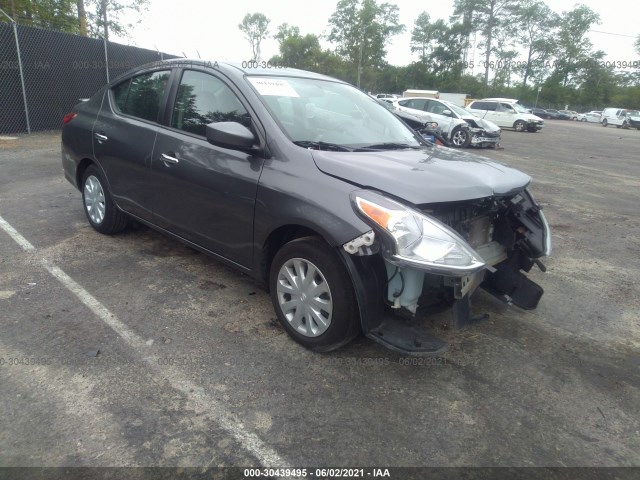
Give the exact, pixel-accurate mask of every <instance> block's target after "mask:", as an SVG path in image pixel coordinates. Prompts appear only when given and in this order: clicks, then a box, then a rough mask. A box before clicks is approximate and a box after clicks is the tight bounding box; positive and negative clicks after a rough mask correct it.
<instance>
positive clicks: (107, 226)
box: [82, 165, 127, 235]
mask: <svg viewBox="0 0 640 480" xmlns="http://www.w3.org/2000/svg"><path fill="white" fill-rule="evenodd" d="M82 204H83V205H84V213H85V214H86V215H87V219H88V220H89V223H90V224H91V226H92V227H93V228H94V229H95V230H97V231H98V232H100V233H104V234H108V235H110V234H113V233H118V232H121V231H122V230H124V229H125V227H126V226H127V216H126V214H125V213H123V212H122V211H120V210H119V209H118V207H117V206H116V204H115V203H114V202H113V199H112V198H111V193H109V189H108V188H107V182H106V181H105V180H104V176H103V175H102V172H101V171H100V169H98V167H96V166H95V165H90V166H89V167H88V168H87V170H86V171H85V172H84V176H83V177H82Z"/></svg>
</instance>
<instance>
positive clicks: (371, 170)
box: [312, 147, 531, 205]
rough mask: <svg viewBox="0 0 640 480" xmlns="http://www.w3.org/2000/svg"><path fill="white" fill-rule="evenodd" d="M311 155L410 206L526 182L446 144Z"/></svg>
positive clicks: (330, 170) (501, 191)
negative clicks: (419, 147) (417, 148)
mask: <svg viewBox="0 0 640 480" xmlns="http://www.w3.org/2000/svg"><path fill="white" fill-rule="evenodd" d="M312 155H313V159H314V161H315V163H316V165H317V167H318V168H319V169H320V170H321V171H322V172H324V173H326V174H328V175H332V176H334V177H337V178H340V179H342V180H345V181H347V182H349V183H353V184H355V185H358V186H360V187H363V188H372V189H375V190H380V191H382V192H386V193H388V194H391V195H393V196H396V197H398V198H401V199H404V200H405V201H407V202H410V203H412V204H415V205H420V204H426V203H439V202H452V201H459V200H472V199H476V198H483V197H490V196H493V195H498V196H499V195H506V194H509V193H511V192H514V191H519V190H522V189H523V188H524V187H526V186H527V185H528V184H529V182H531V177H529V176H528V175H526V174H524V173H522V172H520V171H519V170H516V169H514V168H510V167H507V166H504V165H501V164H499V163H496V162H492V161H491V160H488V159H486V158H483V157H480V156H478V155H474V154H471V153H466V152H461V151H459V150H454V149H452V148H446V147H430V148H425V149H422V150H385V151H378V152H331V151H324V150H313V151H312Z"/></svg>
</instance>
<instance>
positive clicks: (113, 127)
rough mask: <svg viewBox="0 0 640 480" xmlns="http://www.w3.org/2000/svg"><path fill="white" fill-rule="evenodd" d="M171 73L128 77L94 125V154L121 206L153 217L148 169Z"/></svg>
mask: <svg viewBox="0 0 640 480" xmlns="http://www.w3.org/2000/svg"><path fill="white" fill-rule="evenodd" d="M170 73H171V71H170V70H158V71H150V72H146V73H143V74H140V75H136V76H134V77H131V78H128V79H126V80H124V81H122V82H120V83H118V84H117V85H115V86H113V87H112V88H110V89H109V90H108V91H107V94H106V95H105V97H104V99H103V103H102V108H101V109H100V114H99V115H98V118H97V120H96V123H95V125H94V127H93V151H94V155H95V157H96V159H97V160H98V163H99V164H100V166H102V168H103V170H104V172H105V174H106V176H107V181H108V183H109V188H110V190H111V194H112V195H113V198H114V200H115V201H116V203H117V204H118V206H119V207H120V208H121V209H122V210H124V211H126V212H129V213H132V214H134V215H136V216H138V217H140V218H143V219H145V220H149V221H150V220H151V219H152V213H151V210H152V207H151V196H152V195H151V190H150V184H149V169H150V167H151V154H152V151H153V145H154V142H155V139H156V134H157V131H158V123H157V122H158V118H159V116H160V114H161V105H163V104H164V101H165V99H166V94H167V90H168V89H167V86H168V84H169V76H170Z"/></svg>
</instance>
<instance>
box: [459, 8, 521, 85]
mask: <svg viewBox="0 0 640 480" xmlns="http://www.w3.org/2000/svg"><path fill="white" fill-rule="evenodd" d="M517 1H518V0H455V2H454V12H453V18H455V19H462V23H463V25H468V26H469V27H470V28H471V29H472V31H479V32H480V33H481V34H482V37H483V41H482V43H481V45H482V47H483V49H484V62H483V63H484V65H483V66H484V86H485V89H486V88H487V85H488V83H489V70H490V69H491V65H492V63H491V55H492V54H493V53H495V38H496V37H497V36H498V34H499V32H500V31H501V30H504V29H505V28H506V27H507V26H509V25H510V24H511V15H510V14H511V11H512V9H513V7H514V6H515V5H516V2H517Z"/></svg>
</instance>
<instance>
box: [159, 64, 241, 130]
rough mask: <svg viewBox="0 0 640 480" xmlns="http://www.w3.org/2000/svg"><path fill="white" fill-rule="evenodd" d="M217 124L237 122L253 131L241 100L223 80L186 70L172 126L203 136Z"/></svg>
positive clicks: (174, 110) (179, 88) (181, 82)
mask: <svg viewBox="0 0 640 480" xmlns="http://www.w3.org/2000/svg"><path fill="white" fill-rule="evenodd" d="M214 122H238V123H241V124H242V125H244V126H245V127H247V128H251V117H250V116H249V113H248V112H247V110H246V109H245V108H244V106H243V105H242V103H240V100H238V97H236V95H235V94H234V93H233V91H232V90H231V89H230V88H229V87H228V86H227V85H225V84H224V83H223V82H222V81H221V80H220V79H218V78H216V77H214V76H213V75H209V74H207V73H204V72H198V71H195V70H186V71H185V72H184V74H183V75H182V80H181V81H180V86H179V87H178V94H177V96H176V103H175V106H174V108H173V115H172V116H171V126H172V127H173V128H178V129H180V130H184V131H186V132H190V133H195V134H197V135H202V136H204V135H205V133H206V127H207V124H209V123H214Z"/></svg>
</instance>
